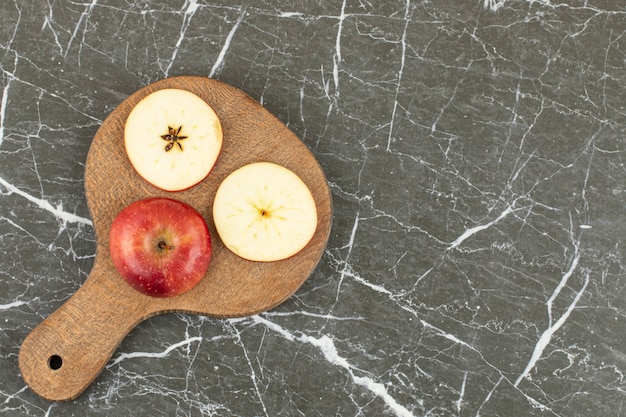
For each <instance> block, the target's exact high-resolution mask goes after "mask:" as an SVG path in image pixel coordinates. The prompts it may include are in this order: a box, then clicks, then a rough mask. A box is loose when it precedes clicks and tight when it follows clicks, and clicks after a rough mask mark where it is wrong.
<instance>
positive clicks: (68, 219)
mask: <svg viewBox="0 0 626 417" xmlns="http://www.w3.org/2000/svg"><path fill="white" fill-rule="evenodd" d="M0 186H2V187H4V188H5V190H6V191H5V192H1V190H0V195H1V194H5V195H10V194H13V193H15V194H17V195H19V196H20V197H23V198H25V199H26V200H28V201H30V202H31V203H33V204H35V205H36V206H37V207H39V208H40V209H42V210H44V211H47V212H49V213H51V214H52V215H53V216H54V217H56V218H57V219H58V220H60V221H61V223H62V224H63V225H64V224H66V223H80V224H84V225H87V226H93V222H92V221H91V220H90V219H87V218H84V217H81V216H77V215H76V214H74V213H69V212H67V211H64V210H63V202H59V203H58V204H57V206H56V207H55V206H53V205H52V203H50V201H48V200H46V199H43V198H38V197H35V196H33V195H30V194H28V193H26V192H24V191H22V190H20V189H19V188H17V187H16V186H14V185H13V184H11V183H9V182H8V181H7V180H5V179H4V178H2V177H0Z"/></svg>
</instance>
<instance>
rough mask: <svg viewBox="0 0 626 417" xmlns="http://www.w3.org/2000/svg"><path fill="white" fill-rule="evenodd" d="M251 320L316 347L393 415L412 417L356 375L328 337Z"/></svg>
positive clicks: (380, 388)
mask: <svg viewBox="0 0 626 417" xmlns="http://www.w3.org/2000/svg"><path fill="white" fill-rule="evenodd" d="M251 319H252V320H253V321H254V322H255V323H258V324H262V325H263V326H265V327H267V328H268V329H270V330H272V331H273V332H275V333H278V334H279V335H281V336H282V337H283V338H285V339H287V340H289V341H292V342H299V343H304V344H308V345H312V346H314V347H316V348H317V349H318V350H319V351H320V352H321V353H322V355H324V359H326V360H327V361H328V362H330V363H331V364H332V365H334V366H337V367H339V368H342V369H344V370H345V371H346V372H348V375H350V377H351V379H352V380H353V381H354V383H355V384H357V385H358V386H360V387H363V388H365V389H367V390H368V391H370V392H371V393H372V394H374V395H376V396H377V397H379V398H380V399H382V400H383V401H384V402H385V404H386V405H387V406H388V407H389V409H390V410H391V411H392V412H393V414H394V415H396V416H399V417H413V413H411V412H410V411H409V410H408V409H407V408H405V407H404V406H402V405H401V404H399V403H398V402H397V401H396V400H395V399H394V398H393V396H391V395H390V394H389V392H388V391H387V388H386V387H385V385H383V384H381V383H379V382H376V381H375V380H373V379H372V378H371V377H369V376H365V375H357V373H359V374H360V373H361V371H360V370H359V369H357V368H355V367H354V366H352V365H351V364H350V362H348V360H347V359H346V358H344V357H342V356H341V355H340V354H339V352H338V351H337V347H336V346H335V343H334V342H333V339H331V338H330V337H328V336H326V335H322V336H320V337H313V336H309V335H306V334H293V333H291V332H290V331H289V330H287V329H285V328H283V327H281V326H279V325H278V324H276V323H275V322H271V321H269V320H267V319H264V318H263V317H261V316H253V317H252V318H251Z"/></svg>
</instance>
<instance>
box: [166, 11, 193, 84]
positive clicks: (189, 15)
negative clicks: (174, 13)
mask: <svg viewBox="0 0 626 417" xmlns="http://www.w3.org/2000/svg"><path fill="white" fill-rule="evenodd" d="M198 7H200V5H199V4H198V2H197V0H185V4H184V5H183V9H184V12H183V23H182V25H181V28H180V33H179V35H178V39H177V40H176V44H175V45H174V48H173V51H172V56H171V58H170V59H169V62H168V64H167V67H166V68H165V70H163V74H164V77H165V78H167V77H169V74H170V70H171V69H172V65H174V62H175V61H176V55H177V54H178V51H179V50H180V46H181V44H182V43H183V41H184V40H185V34H186V33H187V29H189V25H190V24H191V20H192V19H193V16H194V14H195V13H196V11H197V10H198Z"/></svg>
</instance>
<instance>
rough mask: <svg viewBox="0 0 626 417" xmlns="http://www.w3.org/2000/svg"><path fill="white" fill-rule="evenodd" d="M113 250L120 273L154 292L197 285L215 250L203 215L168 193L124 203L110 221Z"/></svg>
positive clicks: (145, 290) (168, 293) (176, 292)
mask: <svg viewBox="0 0 626 417" xmlns="http://www.w3.org/2000/svg"><path fill="white" fill-rule="evenodd" d="M109 249H110V253H111V259H112V260H113V264H114V265H115V267H116V269H117V270H118V272H119V273H120V275H121V276H122V278H124V280H125V281H126V282H127V283H128V284H130V286H131V287H133V288H134V289H136V290H138V291H140V292H142V293H144V294H146V295H150V296H153V297H173V296H176V295H179V294H182V293H184V292H186V291H189V290H190V289H191V288H193V287H194V286H196V284H198V283H199V282H200V280H201V279H202V277H203V276H204V274H205V272H206V270H207V268H208V267H209V263H210V262H211V253H212V246H211V236H210V234H209V229H208V227H207V225H206V222H205V221H204V218H203V217H202V215H201V214H200V213H199V212H198V211H197V210H196V209H194V208H193V207H191V206H190V205H188V204H187V203H184V202H182V201H178V200H174V199H170V198H146V199H143V200H139V201H135V202H134V203H132V204H130V205H128V206H127V207H126V208H124V209H123V210H122V211H121V212H120V213H119V214H118V215H117V216H116V217H115V219H114V220H113V223H112V225H111V231H110V234H109Z"/></svg>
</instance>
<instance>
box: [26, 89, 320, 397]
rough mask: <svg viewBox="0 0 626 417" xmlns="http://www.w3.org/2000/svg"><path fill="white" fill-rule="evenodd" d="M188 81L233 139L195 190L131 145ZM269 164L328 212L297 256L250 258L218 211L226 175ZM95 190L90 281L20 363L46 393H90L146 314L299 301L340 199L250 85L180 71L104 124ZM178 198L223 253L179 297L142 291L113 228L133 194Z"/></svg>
mask: <svg viewBox="0 0 626 417" xmlns="http://www.w3.org/2000/svg"><path fill="white" fill-rule="evenodd" d="M164 88H179V89H184V90H188V91H191V92H193V93H195V94H196V95H198V96H200V97H201V98H203V99H204V100H206V102H207V103H209V104H210V105H211V107H213V109H214V110H215V112H216V113H217V115H218V117H219V118H220V121H221V123H222V128H223V131H224V143H223V147H222V151H221V154H220V156H219V158H218V160H217V163H216V164H215V166H214V168H213V170H212V171H211V173H210V174H209V176H208V177H207V178H206V179H205V180H204V181H203V182H201V183H200V184H198V185H196V186H195V187H192V188H191V189H188V190H185V191H180V192H166V191H162V190H159V189H157V188H155V187H153V186H151V185H150V184H149V183H147V182H146V181H144V180H143V179H142V178H141V177H139V175H138V174H137V173H136V172H135V171H134V169H133V168H132V166H131V165H130V162H129V160H128V158H127V156H126V153H125V150H124V138H123V132H124V124H125V121H126V118H127V117H128V114H129V112H130V111H131V109H132V108H133V107H134V106H135V105H136V104H137V103H138V102H139V100H141V99H142V98H144V97H145V96H147V95H148V94H150V93H152V92H154V91H157V90H160V89H164ZM258 161H269V162H274V163H277V164H279V165H282V166H285V167H287V168H289V169H291V170H292V171H294V172H295V173H296V174H297V175H298V176H300V178H301V179H302V180H303V181H304V182H305V183H306V184H307V186H308V187H309V188H310V189H311V191H312V193H313V196H314V199H315V203H316V205H317V210H318V224H317V231H316V233H315V235H314V237H313V239H312V240H311V242H310V243H309V244H308V245H307V246H306V247H305V248H304V250H302V251H301V252H299V253H298V254H296V255H295V256H293V257H291V258H289V259H286V260H283V261H278V262H270V263H258V262H251V261H247V260H244V259H242V258H240V257H238V256H236V255H234V254H233V253H232V252H230V251H229V250H228V249H226V248H225V247H224V245H223V244H222V242H221V241H220V239H219V236H218V235H217V232H216V231H215V225H214V224H213V218H212V214H211V213H212V206H213V197H214V195H215V191H216V189H217V187H218V186H219V184H220V183H221V182H222V180H223V179H224V178H225V177H226V176H227V175H228V174H229V173H231V172H232V171H234V170H235V169H237V168H239V167H241V166H243V165H246V164H248V163H252V162H258ZM85 193H86V198H87V203H88V206H89V210H90V212H91V217H92V219H93V223H94V228H95V234H96V258H95V261H94V265H93V269H92V270H91V272H90V274H89V277H88V278H87V280H86V281H85V283H84V284H83V285H82V287H81V288H80V289H79V290H78V291H77V292H76V293H75V294H74V295H73V296H72V297H71V298H70V299H69V300H68V301H67V302H66V303H65V304H63V305H62V306H61V307H60V308H59V309H58V310H56V311H55V312H54V313H52V314H51V315H50V316H49V317H48V318H46V319H45V320H44V321H43V322H42V323H41V324H40V325H39V326H38V327H37V328H35V329H34V330H33V331H32V332H31V333H30V334H29V335H28V336H27V337H26V339H25V340H24V342H23V344H22V346H21V349H20V353H19V367H20V371H21V373H22V377H23V378H24V380H25V381H26V383H27V384H28V385H29V386H30V387H31V389H32V390H33V391H35V392H36V393H37V394H39V395H40V396H42V397H44V398H46V399H49V400H53V401H57V400H70V399H74V398H76V397H77V396H78V395H79V394H81V393H82V392H83V391H84V390H85V389H86V388H87V387H88V386H89V384H91V382H93V380H94V379H95V378H96V377H97V376H98V374H99V373H100V372H101V370H102V369H103V368H104V366H105V365H106V364H107V362H108V361H109V360H110V358H111V356H112V355H113V353H114V351H115V349H116V348H117V347H118V346H119V344H120V342H121V341H122V339H123V338H124V337H125V336H126V335H127V334H128V333H129V332H130V331H131V330H132V329H133V328H134V327H135V326H136V325H137V324H139V323H140V322H142V321H143V320H145V319H147V318H149V317H151V316H154V315H157V314H161V313H167V312H185V313H193V314H200V315H206V316H212V317H224V318H226V317H241V316H247V315H252V314H256V313H259V312H262V311H266V310H268V309H271V308H273V307H276V306H277V305H279V304H280V303H282V302H283V301H285V300H286V299H287V298H289V297H290V296H291V295H292V294H293V293H294V292H295V291H296V290H297V289H298V288H299V287H300V286H301V285H302V284H303V283H304V281H306V279H307V278H308V277H309V275H310V274H311V272H312V271H313V270H314V268H315V267H316V265H317V264H318V262H319V260H320V258H321V256H322V253H323V251H324V248H325V247H326V243H327V241H328V236H329V233H330V227H331V218H332V200H331V195H330V190H329V187H328V183H327V181H326V177H325V175H324V172H323V170H322V169H321V167H320V165H319V164H318V162H317V161H316V159H315V157H314V156H313V154H312V153H311V152H310V151H309V149H308V148H307V147H306V145H305V144H304V143H303V142H302V141H301V140H300V139H299V138H298V137H297V136H295V134H294V133H293V132H292V131H291V130H289V129H288V128H287V127H286V126H285V125H284V124H283V123H281V122H280V121H279V120H278V119H277V118H276V117H274V116H273V115H272V114H270V113H269V112H268V111H267V110H265V109H264V108H263V107H262V106H261V105H260V104H259V103H258V102H256V101H255V100H253V99H252V98H251V97H249V96H248V95H246V94H245V93H243V92H242V91H241V90H239V89H237V88H235V87H232V86H230V85H228V84H225V83H223V82H219V81H216V80H212V79H209V78H203V77H174V78H168V79H164V80H161V81H159V82H156V83H154V84H151V85H148V86H147V87H144V88H142V89H141V90H139V91H137V92H136V93H134V94H133V95H131V96H130V97H128V99H126V100H125V101H124V102H122V103H121V104H120V105H119V106H118V107H117V108H116V109H115V110H113V112H112V113H111V114H110V115H109V116H108V117H107V118H106V120H105V121H104V122H103V123H102V126H101V127H100V129H99V130H98V132H97V133H96V136H95V137H94V139H93V142H92V144H91V147H90V149H89V154H88V155H87V163H86V167H85ZM146 197H169V198H175V199H178V200H181V201H185V202H187V203H189V204H190V205H192V206H193V207H195V208H196V209H197V210H198V211H199V212H200V213H201V214H202V215H203V217H204V219H205V220H206V222H207V225H208V227H209V231H210V233H211V238H212V241H213V258H212V261H211V264H210V266H209V269H208V271H207V273H206V275H205V276H204V278H203V279H202V281H201V282H200V284H199V285H198V286H196V287H195V288H193V289H192V290H191V291H189V292H187V293H185V294H182V295H180V296H176V297H172V298H154V297H150V296H146V295H143V294H141V293H139V292H138V291H135V290H134V289H132V288H131V287H130V286H129V285H127V284H126V283H125V281H124V280H123V279H122V278H121V276H120V275H119V274H118V273H117V271H116V270H115V267H114V266H113V263H112V261H111V257H110V253H109V229H110V226H111V223H112V221H113V219H114V218H115V216H116V215H117V213H119V212H120V211H121V210H122V209H123V208H124V207H126V206H127V205H129V204H130V203H132V202H133V201H136V200H140V199H142V198H146Z"/></svg>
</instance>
